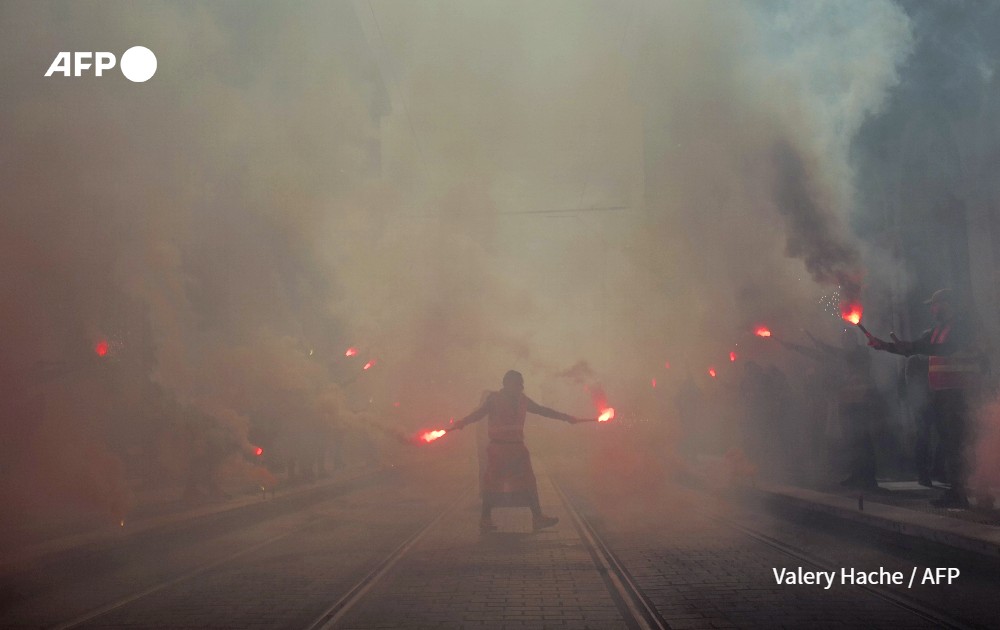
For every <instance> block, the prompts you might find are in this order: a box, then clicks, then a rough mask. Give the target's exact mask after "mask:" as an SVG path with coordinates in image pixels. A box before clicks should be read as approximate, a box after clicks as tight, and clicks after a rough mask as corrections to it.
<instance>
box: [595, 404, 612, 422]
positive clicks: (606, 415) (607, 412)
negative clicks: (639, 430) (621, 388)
mask: <svg viewBox="0 0 1000 630" xmlns="http://www.w3.org/2000/svg"><path fill="white" fill-rule="evenodd" d="M614 418H615V408H614V407H607V408H605V409H604V410H603V411H601V415H599V416H597V421H598V422H607V421H608V420H614Z"/></svg>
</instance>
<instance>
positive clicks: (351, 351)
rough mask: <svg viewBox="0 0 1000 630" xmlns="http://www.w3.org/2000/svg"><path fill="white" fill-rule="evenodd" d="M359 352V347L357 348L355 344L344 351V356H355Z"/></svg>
mask: <svg viewBox="0 0 1000 630" xmlns="http://www.w3.org/2000/svg"><path fill="white" fill-rule="evenodd" d="M357 353H358V349H357V348H355V347H354V346H351V347H350V348H348V349H347V352H345V353H344V356H345V357H353V356H354V355H356V354H357Z"/></svg>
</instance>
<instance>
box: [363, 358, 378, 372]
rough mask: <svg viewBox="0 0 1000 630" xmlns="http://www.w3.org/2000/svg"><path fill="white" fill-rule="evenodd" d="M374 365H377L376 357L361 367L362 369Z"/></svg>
mask: <svg viewBox="0 0 1000 630" xmlns="http://www.w3.org/2000/svg"><path fill="white" fill-rule="evenodd" d="M373 365H375V359H372V360H371V361H369V362H368V363H365V367H363V368H361V369H362V370H367V369H368V368H370V367H372V366H373Z"/></svg>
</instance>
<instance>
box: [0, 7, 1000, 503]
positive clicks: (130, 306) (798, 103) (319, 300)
mask: <svg viewBox="0 0 1000 630" xmlns="http://www.w3.org/2000/svg"><path fill="white" fill-rule="evenodd" d="M2 11H3V20H2V26H0V36H2V41H3V44H2V45H0V46H2V48H0V52H2V53H3V55H2V58H0V68H2V73H3V78H4V84H5V86H6V94H7V96H8V97H7V98H5V99H4V100H3V102H2V103H0V116H2V123H3V124H2V125H0V141H2V147H3V148H2V149H0V156H2V157H0V160H2V164H3V166H4V169H3V171H2V175H0V177H2V184H3V190H4V195H5V203H4V206H5V211H4V212H3V215H2V217H0V227H2V230H0V239H2V241H0V260H2V261H3V263H4V264H3V269H4V271H3V272H2V274H0V282H2V286H3V288H4V290H5V293H6V294H8V295H10V296H16V297H14V298H13V299H8V300H5V301H4V304H3V306H2V307H0V309H2V310H0V323H2V324H3V326H4V329H5V330H8V331H10V332H9V334H8V337H9V351H8V352H6V353H4V356H3V358H2V359H0V361H2V363H0V367H2V369H3V372H4V374H5V375H8V374H9V375H11V376H10V378H9V379H5V389H6V390H9V391H10V392H15V391H16V392H17V393H16V395H14V394H13V393H11V394H10V395H8V396H5V402H4V404H5V405H6V406H7V407H9V413H5V414H4V418H5V420H4V422H5V425H4V428H3V431H4V435H6V436H10V439H9V440H8V443H9V444H12V445H16V446H12V447H11V449H10V453H15V452H16V453H19V459H15V458H13V456H11V457H10V458H8V459H7V460H6V461H8V462H11V463H9V464H6V463H5V464H4V466H5V468H4V470H5V471H7V470H8V469H9V470H10V471H13V474H12V475H10V476H8V478H16V479H17V480H18V481H17V482H16V483H13V484H8V485H7V486H6V487H5V492H6V493H7V494H8V495H9V496H14V495H15V494H16V495H17V496H18V497H20V498H19V501H21V503H22V504H28V503H30V502H31V501H29V497H37V496H41V494H42V493H46V492H49V491H50V490H51V489H52V488H62V489H64V490H63V491H62V494H61V495H59V496H73V497H78V498H79V503H80V504H86V505H89V506H91V507H94V508H97V509H98V511H102V512H103V513H113V514H119V513H121V512H123V511H125V510H127V506H128V503H129V500H130V499H129V493H130V487H133V486H135V484H136V480H137V479H152V478H157V476H164V475H162V474H161V473H163V471H166V473H167V474H166V475H165V476H166V477H167V478H169V479H170V481H171V483H175V484H181V485H184V484H187V485H192V484H193V488H192V491H193V492H196V493H197V492H209V493H211V492H215V491H217V490H218V491H221V488H220V487H219V486H220V485H222V486H224V485H225V481H226V479H231V478H238V479H244V480H247V481H248V482H249V481H253V482H254V483H273V482H274V480H273V479H271V478H270V477H269V475H270V474H272V473H274V472H277V473H279V474H280V473H288V474H290V473H293V472H296V473H298V474H303V475H307V474H319V473H320V472H321V471H320V465H321V464H322V462H324V461H325V462H327V463H330V462H333V461H342V460H352V458H353V460H355V461H378V460H379V458H380V457H384V458H387V457H393V456H395V454H394V452H392V451H391V450H389V445H391V444H393V443H398V442H401V441H405V438H406V436H408V435H410V434H411V433H412V432H414V431H416V430H417V429H418V428H430V427H433V426H438V425H443V424H444V423H446V422H447V419H448V418H449V417H453V416H459V415H461V414H463V413H466V412H467V411H469V410H471V409H472V408H474V407H475V406H476V404H477V402H478V400H479V398H480V395H481V392H482V390H483V389H486V388H496V387H499V384H500V377H501V376H502V374H503V372H504V371H505V370H507V369H510V368H515V369H519V370H521V371H522V372H524V374H525V377H526V381H527V386H528V393H529V395H532V396H533V397H534V398H536V399H538V400H539V402H542V403H543V404H547V405H550V406H555V407H558V408H561V409H564V410H565V411H568V412H571V413H574V414H577V415H580V416H587V415H590V414H591V413H592V412H593V403H592V401H591V398H590V396H589V395H588V393H587V391H586V390H585V389H584V387H583V385H594V384H596V383H600V384H601V385H602V387H603V394H604V395H605V396H606V398H607V402H608V404H610V405H612V406H615V407H616V409H618V410H619V411H622V410H625V411H626V414H625V418H626V419H627V418H629V417H631V418H633V419H639V418H658V419H660V420H661V421H662V424H663V426H662V431H661V433H659V435H660V438H659V439H661V440H663V441H662V442H657V443H658V444H661V445H662V446H663V449H664V450H669V449H674V448H677V447H678V445H681V446H682V447H683V448H695V447H694V446H692V443H691V442H692V440H693V441H694V442H696V443H698V441H699V440H702V441H703V442H704V443H698V444H697V445H696V446H697V447H698V448H702V449H709V448H710V449H714V451H715V452H717V453H719V454H724V453H725V452H727V450H728V447H730V446H734V443H733V442H734V441H735V442H739V436H740V433H741V431H744V430H745V429H741V428H740V427H739V426H738V422H739V411H738V410H739V408H740V406H741V405H742V404H744V402H745V401H744V400H743V399H741V394H740V393H739V383H740V381H741V379H742V378H743V377H744V376H745V375H744V371H743V368H742V366H743V365H744V361H746V360H755V361H757V362H758V363H759V364H760V365H761V366H763V367H762V369H763V371H764V373H766V374H768V375H769V376H768V378H769V379H770V380H768V383H770V384H771V385H769V386H771V387H774V388H775V389H776V390H781V388H782V387H784V386H783V385H782V375H781V374H780V373H775V371H776V370H786V371H787V370H788V369H789V367H792V368H793V369H797V368H800V367H801V365H802V364H801V363H795V362H794V359H793V358H792V356H791V355H790V354H789V353H787V352H785V351H784V350H783V349H781V347H780V346H778V345H777V344H776V343H773V342H774V341H777V340H778V339H782V340H798V341H801V338H800V337H801V336H802V334H801V329H805V330H807V331H810V332H814V333H816V334H817V335H818V336H820V337H824V336H825V337H831V336H832V335H834V334H839V332H840V330H841V329H842V325H841V322H840V320H839V317H838V316H837V314H836V313H834V314H831V313H829V312H826V311H825V310H824V309H823V308H822V307H821V305H820V302H821V301H822V299H823V298H824V296H829V295H831V294H833V292H834V291H838V295H839V296H840V297H841V298H846V299H853V298H857V297H859V296H860V295H861V293H862V291H863V289H864V288H865V287H866V286H868V284H869V283H875V284H878V285H879V286H881V285H882V284H887V283H888V281H883V280H880V279H879V278H877V277H874V276H876V275H877V273H878V270H879V269H880V268H881V267H882V265H881V264H879V265H873V264H871V261H872V260H873V258H872V255H871V253H870V252H869V251H868V249H867V248H868V247H869V244H866V243H864V242H862V241H861V240H859V239H857V238H856V237H855V236H854V235H853V232H852V222H853V221H855V219H856V210H857V209H858V208H859V207H867V206H865V203H864V202H865V200H864V199H862V198H861V197H862V195H861V194H860V193H859V192H858V185H857V180H858V173H857V172H856V169H855V162H854V161H853V157H852V156H853V153H852V152H853V151H854V150H855V146H856V144H855V141H856V139H857V137H858V134H859V132H860V131H861V130H862V129H863V128H865V125H866V124H870V123H871V121H872V120H873V119H877V118H878V116H879V114H880V113H881V112H883V111H885V109H886V107H887V102H888V99H889V98H890V96H891V95H892V94H894V90H896V88H897V84H899V82H900V72H901V68H903V67H904V66H903V64H904V63H905V62H906V60H907V58H908V55H909V53H910V51H911V50H912V48H913V46H914V35H913V32H912V24H911V21H910V19H909V18H908V17H907V14H906V13H905V12H904V11H903V10H902V9H901V8H900V7H899V6H898V5H897V4H895V3H893V2H888V1H883V2H870V1H868V2H860V1H859V2H822V3H800V2H787V3H777V4H776V3H770V2H768V3H743V4H732V5H727V6H726V10H724V11H720V10H719V7H718V6H716V5H711V4H708V3H701V2H669V3H662V2H644V1H637V2H634V3H627V4H625V5H622V4H607V3H578V2H565V3H562V2H545V3H535V2H495V3H490V2H485V3H484V2H476V3H469V2H459V1H454V2H435V3H399V2H382V1H379V0H373V1H372V2H370V3H368V2H365V3H351V2H333V3H321V2H317V3H300V4H294V5H285V4H273V3H250V4H248V3H239V4H231V3H209V4H206V3H184V2H181V3H147V4H143V5H140V6H138V7H136V6H134V5H132V4H126V3H122V4H113V3H101V4H97V5H90V4H86V5H83V4H70V5H65V4H60V3H51V4H50V3H27V2H24V3H6V4H5V5H4V8H3V9H2ZM136 42H141V43H143V45H147V46H148V47H149V48H151V49H152V50H154V51H155V52H156V54H157V57H158V59H159V69H158V72H157V74H156V76H155V78H154V79H153V80H151V81H150V82H149V83H147V84H141V85H133V84H130V83H128V82H127V81H125V80H124V79H123V78H122V77H121V76H118V75H117V74H115V75H114V76H108V77H104V78H102V79H100V80H98V79H96V78H94V77H90V78H79V79H77V78H60V77H56V78H51V79H43V78H42V76H41V75H42V74H43V73H44V69H45V67H47V65H48V63H50V62H51V59H52V58H53V56H54V54H55V53H56V52H57V51H60V50H91V49H100V50H115V51H119V52H120V51H121V50H124V49H125V48H127V47H128V46H130V45H133V44H134V43H136ZM980 65H982V64H980ZM986 70H989V68H986ZM986 70H984V71H986ZM879 262H880V263H881V259H879ZM873 267H874V270H873ZM762 324H764V325H768V326H769V327H770V328H772V329H773V331H774V334H775V339H772V340H770V341H768V340H762V339H760V338H758V337H755V336H754V335H753V332H752V331H753V328H754V327H755V326H757V325H762ZM102 340H106V341H107V342H108V343H109V348H110V351H109V352H108V355H107V357H98V356H96V354H95V353H94V351H93V349H94V344H96V343H98V342H100V341H102ZM349 346H356V347H357V348H359V354H358V355H357V356H355V357H345V356H344V350H345V349H346V348H347V347H349ZM730 352H735V353H736V354H737V355H738V357H739V359H738V360H737V361H736V362H730V361H729V358H728V357H729V353H730ZM369 360H375V364H374V367H372V368H371V369H370V370H368V371H362V370H361V366H362V365H364V363H365V362H366V361H369ZM668 362H669V364H670V367H669V368H667V367H666V364H667V363H668ZM574 364H576V365H577V366H578V367H577V368H576V371H575V372H574V371H573V370H569V371H567V368H566V366H573V365H574ZM581 366H582V367H581ZM709 368H713V369H714V370H715V371H716V374H717V376H716V377H711V376H709V375H708V369H709ZM574 378H575V379H576V380H575V381H574ZM652 379H656V381H657V385H656V387H655V389H654V388H652V386H651V383H652ZM789 396H790V395H789ZM702 417H711V418H713V420H712V422H714V423H715V425H714V426H713V427H711V436H710V437H705V436H704V435H702V436H700V437H694V438H692V437H690V435H687V434H685V430H686V429H685V427H688V428H689V425H691V424H692V423H695V424H697V423H696V422H695V418H702ZM664 419H666V420H664ZM317 436H319V439H317ZM663 436H667V437H665V438H664V437H663ZM734 436H736V437H734ZM259 445H263V446H264V447H265V453H264V456H263V458H262V459H255V456H254V455H253V454H252V452H253V449H254V448H255V447H256V446H259ZM5 448H6V447H5ZM380 452H381V455H380ZM616 453H617V452H616ZM6 454H7V451H6V450H5V457H6ZM615 457H619V454H616V455H615ZM664 457H667V456H666V455H664ZM730 459H731V460H732V461H734V462H737V463H738V465H739V466H750V465H752V464H749V463H746V462H743V460H741V459H740V458H739V456H738V454H734V455H732V456H731V457H730ZM40 461H44V462H47V463H46V464H45V465H44V466H42V470H44V471H45V472H44V474H36V473H32V472H30V471H31V469H32V468H33V467H34V466H35V464H34V462H40ZM648 464H649V462H646V461H645V460H644V463H643V464H642V466H640V468H641V467H643V466H647V465H648ZM734 466H737V464H734ZM667 467H668V468H672V467H673V464H670V465H669V466H667ZM737 467H738V466H737ZM78 480H84V481H78ZM72 482H77V483H72ZM130 484H131V485H130ZM84 486H85V487H84ZM50 494H51V493H50ZM52 496H56V495H52Z"/></svg>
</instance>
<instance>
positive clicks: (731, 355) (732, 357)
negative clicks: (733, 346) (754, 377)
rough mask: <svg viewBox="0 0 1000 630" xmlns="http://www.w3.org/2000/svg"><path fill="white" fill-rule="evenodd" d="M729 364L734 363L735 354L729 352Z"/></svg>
mask: <svg viewBox="0 0 1000 630" xmlns="http://www.w3.org/2000/svg"><path fill="white" fill-rule="evenodd" d="M729 362H730V363H735V362H736V352H730V353H729Z"/></svg>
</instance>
